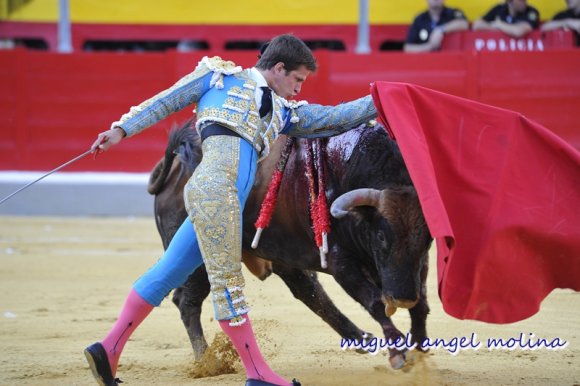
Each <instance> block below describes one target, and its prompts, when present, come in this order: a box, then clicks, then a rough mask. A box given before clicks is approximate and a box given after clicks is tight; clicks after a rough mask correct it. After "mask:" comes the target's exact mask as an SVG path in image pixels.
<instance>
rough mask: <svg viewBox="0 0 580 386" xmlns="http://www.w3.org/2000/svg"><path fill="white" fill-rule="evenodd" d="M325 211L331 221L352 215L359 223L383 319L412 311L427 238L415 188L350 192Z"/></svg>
mask: <svg viewBox="0 0 580 386" xmlns="http://www.w3.org/2000/svg"><path fill="white" fill-rule="evenodd" d="M361 207H371V208H372V212H373V213H372V215H370V216H367V217H366V218H365V216H364V215H363V208H361ZM367 210H368V208H367ZM330 212H331V214H332V216H333V217H335V218H341V217H344V216H346V215H348V214H352V215H355V216H358V217H359V219H362V220H361V221H360V224H359V225H362V226H361V227H360V231H361V232H365V235H363V237H364V238H365V240H366V242H365V244H366V247H367V248H369V250H368V253H369V254H370V255H371V256H372V257H373V259H374V261H375V264H376V266H377V270H378V275H379V278H380V281H381V283H380V284H381V288H382V300H383V303H384V304H385V313H386V314H387V316H389V317H390V316H391V315H392V314H394V313H395V311H396V310H397V308H398V307H402V308H412V307H413V306H415V304H417V302H418V300H419V294H420V291H421V270H422V269H423V266H424V263H425V259H426V258H427V253H428V250H429V246H430V244H431V235H430V234H429V230H428V228H427V225H426V223H425V218H424V217H423V212H422V211H421V205H420V203H419V199H418V197H417V192H416V191H415V189H414V187H412V186H397V187H391V188H387V189H384V190H377V189H370V188H364V189H357V190H353V191H350V192H347V193H345V194H343V195H341V196H340V197H338V198H337V199H336V200H335V201H334V202H333V203H332V206H331V209H330ZM362 223H364V225H363V224H362ZM364 228H368V229H364Z"/></svg>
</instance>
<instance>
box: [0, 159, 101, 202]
mask: <svg viewBox="0 0 580 386" xmlns="http://www.w3.org/2000/svg"><path fill="white" fill-rule="evenodd" d="M93 151H95V149H92V148H91V149H89V150H87V151H85V152H84V153H83V154H81V155H79V156H77V157H75V158H73V159H71V160H70V161H68V162H65V163H63V164H62V165H60V166H59V167H57V168H56V169H53V170H51V171H50V172H48V173H46V174H45V175H43V176H41V177H39V178H37V179H36V180H34V181H32V182H30V183H28V184H26V185H24V186H23V187H21V188H20V189H18V190H17V191H15V192H14V193H12V194H10V195H9V196H7V197H4V198H3V199H2V200H1V201H0V205H2V204H3V203H4V202H5V201H8V200H9V199H10V198H12V197H14V196H15V195H17V194H18V193H20V192H22V191H23V190H24V189H26V188H28V187H29V186H31V185H34V184H36V183H37V182H38V181H40V180H42V179H43V178H46V177H48V176H50V175H51V174H52V173H54V172H57V171H59V170H60V169H62V168H64V167H66V166H68V165H70V164H72V163H73V162H76V161H78V160H80V159H81V158H83V157H86V156H87V155H89V154H91V153H92V152H93ZM97 151H98V150H97ZM97 154H98V153H95V157H96V155H97Z"/></svg>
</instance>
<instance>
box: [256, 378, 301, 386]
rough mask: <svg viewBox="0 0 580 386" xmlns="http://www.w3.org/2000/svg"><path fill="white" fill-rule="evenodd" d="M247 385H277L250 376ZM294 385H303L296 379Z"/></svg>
mask: <svg viewBox="0 0 580 386" xmlns="http://www.w3.org/2000/svg"><path fill="white" fill-rule="evenodd" d="M246 386H276V384H275V383H270V382H266V381H261V380H259V379H252V378H249V379H246ZM292 386H301V384H300V382H298V381H297V380H296V379H293V380H292Z"/></svg>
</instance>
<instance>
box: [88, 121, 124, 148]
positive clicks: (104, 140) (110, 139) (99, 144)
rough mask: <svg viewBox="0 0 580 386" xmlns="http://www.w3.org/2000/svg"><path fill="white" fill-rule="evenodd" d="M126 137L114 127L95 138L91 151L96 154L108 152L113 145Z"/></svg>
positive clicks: (118, 128) (120, 129)
mask: <svg viewBox="0 0 580 386" xmlns="http://www.w3.org/2000/svg"><path fill="white" fill-rule="evenodd" d="M125 136H126V134H125V130H123V129H122V128H120V127H114V128H112V129H110V130H107V131H103V132H102V133H100V134H99V135H98V137H97V140H96V141H95V142H94V143H93V145H92V146H91V151H92V152H93V153H94V152H97V154H99V153H102V152H104V151H107V150H109V148H110V147H111V146H113V145H116V144H118V143H119V142H121V140H122V139H123V138H124V137H125Z"/></svg>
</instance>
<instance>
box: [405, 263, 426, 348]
mask: <svg viewBox="0 0 580 386" xmlns="http://www.w3.org/2000/svg"><path fill="white" fill-rule="evenodd" d="M428 271H429V256H426V257H425V259H424V264H423V267H422V268H421V292H420V294H419V302H418V303H417V304H416V305H415V307H413V308H411V309H410V310H409V314H410V315H411V335H412V337H413V342H414V343H416V344H417V349H419V350H421V351H423V350H422V343H423V342H424V341H425V338H427V327H426V326H427V315H428V314H429V304H428V303H427V273H428Z"/></svg>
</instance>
